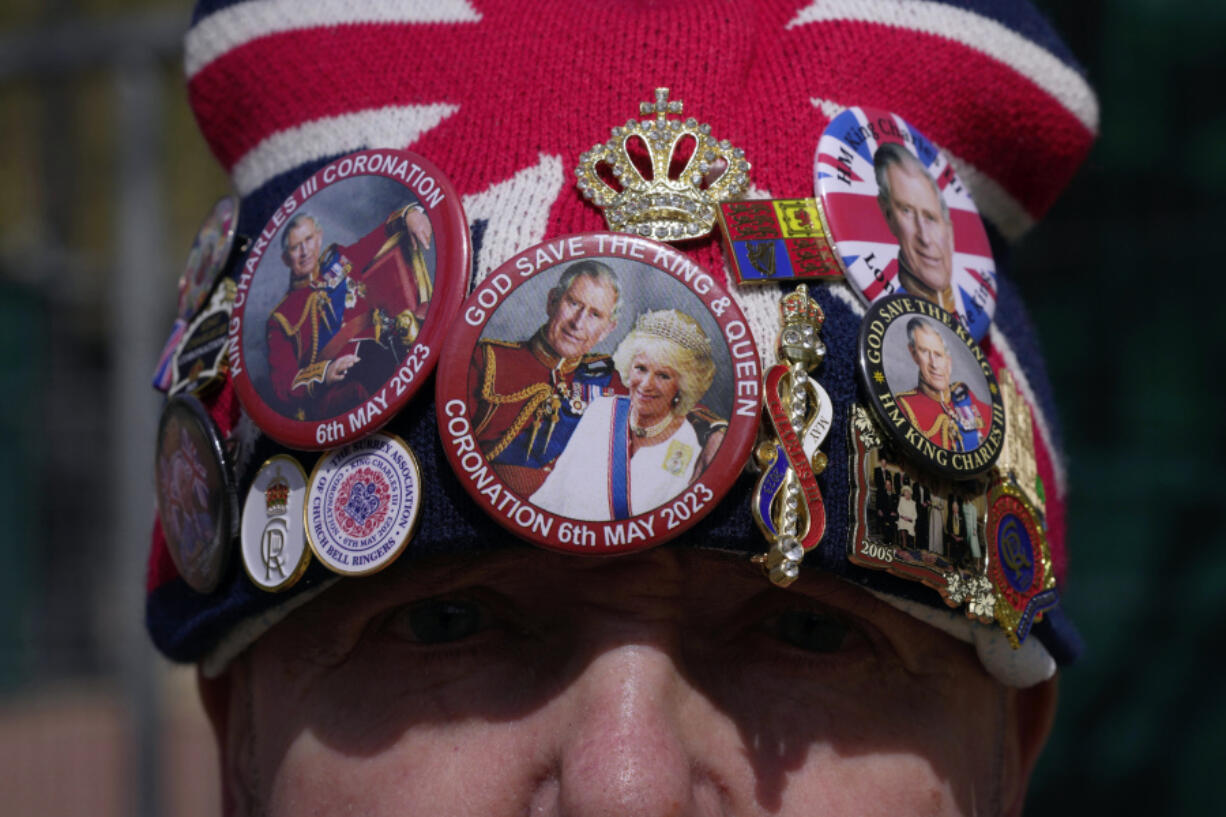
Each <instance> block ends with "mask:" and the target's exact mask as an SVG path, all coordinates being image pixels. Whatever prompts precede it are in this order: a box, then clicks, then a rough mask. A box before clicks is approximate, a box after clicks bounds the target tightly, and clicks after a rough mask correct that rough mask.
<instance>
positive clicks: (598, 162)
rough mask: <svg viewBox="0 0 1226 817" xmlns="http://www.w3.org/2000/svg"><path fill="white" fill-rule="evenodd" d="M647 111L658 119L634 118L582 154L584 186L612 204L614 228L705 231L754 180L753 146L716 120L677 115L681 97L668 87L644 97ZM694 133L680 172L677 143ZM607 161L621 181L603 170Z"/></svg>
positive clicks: (666, 237)
mask: <svg viewBox="0 0 1226 817" xmlns="http://www.w3.org/2000/svg"><path fill="white" fill-rule="evenodd" d="M639 110H640V112H641V113H642V114H644V115H646V114H652V113H654V114H655V118H654V119H645V120H642V121H638V120H634V119H630V120H628V121H627V122H626V124H625V125H624V126H619V127H616V128H613V135H612V137H611V138H610V139H609V141H607V142H605V143H604V144H603V145H595V146H594V147H592V149H591V150H589V151H587V152H586V153H584V154H583V155H582V156H580V157H579V166H578V167H577V168H576V169H575V175H576V177H577V178H578V185H579V189H580V190H582V191H583V195H584V196H585V197H586V198H587V199H589V200H590V201H591V202H592V203H593V204H595V205H596V206H597V207H599V208H601V209H602V210H604V216H605V222H606V223H607V224H608V225H609V229H610V230H617V231H620V232H628V233H637V234H638V235H641V236H646V237H648V238H657V239H660V240H663V241H676V240H678V239H685V238H697V237H699V236H704V235H706V234H707V233H709V232H711V229H712V228H713V227H714V226H715V218H716V212H717V210H718V205H719V203H720V202H721V201H727V200H728V199H732V198H735V197H736V196H739V195H740V194H741V193H742V192H743V191H744V190H745V187H746V186H747V185H748V184H749V167H750V165H749V162H748V161H746V159H745V152H744V151H743V150H741V149H740V148H734V147H733V146H732V145H731V143H729V142H728V140H727V139H724V140H721V141H718V142H717V141H716V140H715V139H714V138H712V136H711V126H710V125H707V124H699V122H698V121H697V120H695V119H694V118H693V117H690V118H689V119H686V120H685V121H684V122H682V121H681V120H680V119H669V118H668V114H670V113H671V114H680V113H681V111H682V105H681V102H680V101H678V100H672V101H669V99H668V89H667V88H657V89H656V101H655V102H643V103H641V104H640V105H639ZM687 138H690V139H693V148H694V149H693V151H692V152H691V153H690V155H689V157H688V158H687V159H686V160H685V165H684V167H683V168H682V169H681V171H680V172H679V173H678V174H677V175H676V176H672V175H670V173H669V171H670V169H671V167H672V166H673V164H674V162H675V161H680V159H679V158H677V159H675V158H674V157H677V147H678V145H679V144H681V142H682V141H683V140H685V139H687ZM632 140H635V141H639V142H641V144H642V145H644V146H645V147H646V150H647V158H648V159H650V163H651V167H650V172H649V173H644V172H643V171H642V170H640V168H639V166H638V165H637V164H635V161H634V159H633V157H632V154H631V149H630V147H629V145H630V144H631V142H632ZM602 168H603V169H605V170H606V171H607V172H608V174H609V175H611V176H612V178H613V179H616V181H617V182H618V184H619V185H620V186H621V189H620V190H619V189H617V188H615V187H613V186H612V185H611V184H610V183H609V182H608V181H606V180H605V178H603V177H602V176H601V173H600V170H601V169H602Z"/></svg>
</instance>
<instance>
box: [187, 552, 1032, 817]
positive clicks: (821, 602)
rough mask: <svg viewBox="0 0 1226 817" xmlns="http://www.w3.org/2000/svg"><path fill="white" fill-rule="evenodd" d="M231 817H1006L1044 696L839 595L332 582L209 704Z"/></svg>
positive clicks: (530, 571) (655, 568)
mask: <svg viewBox="0 0 1226 817" xmlns="http://www.w3.org/2000/svg"><path fill="white" fill-rule="evenodd" d="M201 689H202V692H203V694H204V698H205V703H206V708H207V709H208V711H209V714H210V717H211V718H212V719H213V722H214V726H215V728H216V730H217V733H218V738H219V741H220V742H221V745H222V747H223V752H222V766H223V780H224V784H225V802H226V809H227V813H228V814H242V815H248V814H269V815H288V814H294V815H302V814H329V815H336V814H360V815H364V817H374V816H375V815H430V816H431V817H447V816H448V815H526V814H531V815H583V816H584V817H591V816H592V815H618V817H639V816H640V815H714V814H734V815H762V814H772V815H798V814H804V815H856V817H871V815H888V816H889V817H899V815H953V814H997V813H1007V814H1014V815H1016V814H1020V813H1021V806H1022V795H1023V793H1024V790H1025V784H1026V779H1027V777H1028V775H1029V771H1030V768H1031V766H1032V764H1033V762H1034V759H1035V756H1036V755H1037V752H1038V749H1039V747H1040V746H1041V745H1042V742H1043V740H1044V738H1045V736H1046V733H1047V729H1048V727H1049V725H1050V716H1051V713H1052V711H1053V709H1054V697H1055V695H1054V689H1055V684H1054V682H1049V683H1047V684H1042V685H1039V686H1037V687H1034V688H1032V689H1030V690H1026V691H1022V692H1018V691H1014V690H1008V689H1005V688H1004V687H1002V686H1000V685H999V684H998V683H997V682H996V681H994V680H993V679H992V678H990V677H989V676H987V675H986V674H985V673H984V672H983V670H982V669H981V668H980V666H979V664H978V662H977V661H976V658H975V656H974V654H973V652H972V651H971V650H970V649H969V648H968V647H966V646H965V645H963V644H961V643H960V642H957V641H955V640H953V639H951V638H949V637H947V636H945V635H943V634H942V633H940V632H938V631H937V630H934V629H932V628H930V627H928V626H926V625H923V624H921V623H919V622H918V621H916V620H914V619H912V618H910V617H909V616H907V615H905V614H903V613H900V612H898V611H896V610H894V609H893V608H891V607H889V606H887V605H885V604H883V603H881V602H880V601H878V600H876V599H875V598H873V597H872V596H870V595H868V594H867V593H865V592H863V591H861V590H859V589H857V588H855V587H853V586H851V585H849V584H846V583H843V582H841V581H839V580H837V579H834V578H831V577H828V576H823V575H820V574H817V573H816V572H812V573H805V574H803V575H802V577H801V580H800V581H797V582H796V583H795V584H794V585H792V587H791V588H789V589H787V590H781V589H778V588H773V587H771V586H770V585H769V584H768V583H767V582H766V581H765V579H764V578H763V577H762V575H761V573H760V572H759V571H758V570H757V569H756V568H754V567H753V566H751V565H748V564H746V563H745V561H744V559H733V558H730V557H724V556H718V555H714V554H703V553H700V552H697V551H693V550H688V549H660V550H655V551H650V552H648V553H646V554H641V555H633V556H625V557H617V558H610V559H595V558H581V557H572V556H562V555H557V554H552V553H547V552H543V551H529V550H527V549H523V550H520V549H513V550H507V551H502V552H499V553H497V554H495V555H488V556H483V557H481V558H480V559H479V560H477V559H469V560H464V561H461V560H442V561H438V562H434V563H431V564H422V563H418V564H411V565H402V566H398V567H394V568H392V569H391V570H389V571H386V572H384V573H382V574H379V575H377V576H374V577H369V578H365V579H360V580H348V581H346V582H343V583H342V584H341V585H340V586H338V587H335V588H333V589H331V590H329V591H327V592H326V593H324V594H323V595H322V596H321V597H319V598H318V599H316V600H315V601H313V602H311V603H310V604H308V605H307V606H305V607H303V608H302V609H300V610H298V611H296V612H295V613H293V614H292V615H291V616H290V617H289V618H288V619H287V620H286V621H284V622H283V623H282V624H280V625H278V626H277V627H276V628H274V629H273V630H272V631H270V632H269V633H267V634H265V635H264V636H263V637H262V638H261V639H260V640H259V641H258V642H257V643H256V644H255V646H254V647H253V648H251V649H250V650H249V651H248V652H247V653H245V654H244V655H243V656H241V657H240V658H239V659H238V660H237V661H236V662H234V663H233V664H232V665H231V666H230V668H229V670H228V672H227V674H226V675H224V676H223V677H221V678H220V679H216V680H202V682H201Z"/></svg>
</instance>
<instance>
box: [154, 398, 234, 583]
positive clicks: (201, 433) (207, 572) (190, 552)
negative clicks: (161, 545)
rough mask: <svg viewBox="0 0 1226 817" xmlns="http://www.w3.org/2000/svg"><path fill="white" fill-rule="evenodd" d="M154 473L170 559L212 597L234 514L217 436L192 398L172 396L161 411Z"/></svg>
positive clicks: (226, 556)
mask: <svg viewBox="0 0 1226 817" xmlns="http://www.w3.org/2000/svg"><path fill="white" fill-rule="evenodd" d="M154 472H155V475H156V480H157V507H158V519H159V520H160V522H161V525H162V533H163V534H164V535H165V539H166V547H167V550H169V552H170V558H171V560H172V561H173V562H174V564H175V567H176V568H177V569H178V571H179V575H180V576H181V577H182V578H183V581H185V582H187V584H188V586H189V587H191V588H192V589H193V590H195V591H196V592H197V593H206V594H207V593H211V592H213V590H215V589H216V588H217V585H218V584H219V583H220V582H221V578H222V576H223V575H225V571H226V565H227V564H228V563H229V557H230V545H231V543H232V542H233V540H234V537H235V535H236V534H237V527H238V510H237V500H236V498H235V495H234V484H233V478H232V477H231V473H230V466H229V463H228V461H227V460H226V455H225V449H224V447H223V445H222V441H221V435H220V433H219V431H218V430H217V426H216V424H215V423H214V422H213V420H212V418H211V417H209V414H208V411H207V410H206V409H205V408H204V406H203V405H202V404H201V403H200V401H199V400H197V399H196V398H195V397H192V396H191V395H180V396H178V397H173V398H171V399H170V400H169V401H168V402H167V403H166V406H165V408H164V409H163V410H162V419H161V421H160V423H159V425H158V441H157V457H156V461H155V466H154Z"/></svg>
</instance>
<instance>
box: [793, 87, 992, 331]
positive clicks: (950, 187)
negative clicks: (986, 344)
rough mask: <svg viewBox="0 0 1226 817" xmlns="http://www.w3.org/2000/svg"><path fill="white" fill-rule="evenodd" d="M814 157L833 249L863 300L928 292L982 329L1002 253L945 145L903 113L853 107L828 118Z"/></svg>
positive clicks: (968, 323) (928, 296) (988, 318)
mask: <svg viewBox="0 0 1226 817" xmlns="http://www.w3.org/2000/svg"><path fill="white" fill-rule="evenodd" d="M814 165H815V167H814V183H815V186H816V188H817V197H818V202H819V204H820V206H821V209H822V211H823V216H824V219H823V220H824V221H825V223H826V227H827V229H828V230H829V233H830V238H831V240H832V242H833V243H834V245H835V256H836V257H837V258H838V259H839V260H840V262H841V263H842V265H843V269H844V272H845V273H846V275H847V280H848V281H849V282H850V283H851V285H852V288H853V289H855V290H856V291H857V292H859V293H860V295H861V296H862V297H863V298H864V300H865V302H866V303H872V302H874V301H876V300H877V299H878V298H884V297H886V296H888V295H892V294H896V293H899V292H906V293H908V294H911V295H915V296H918V297H921V298H925V299H927V300H929V301H932V302H933V303H935V304H937V305H938V306H940V307H941V308H943V309H945V310H946V311H947V312H953V313H955V314H956V315H958V317H959V319H960V320H961V321H962V323H963V324H965V326H966V328H967V329H968V330H969V331H970V333H971V336H972V337H973V338H975V340H979V339H981V338H982V337H983V336H984V334H985V333H986V332H987V331H988V327H989V326H990V325H991V323H992V315H993V314H994V312H995V311H996V262H995V261H994V260H993V259H992V248H991V246H990V245H989V243H988V235H987V231H986V230H985V229H984V227H983V222H982V220H980V218H979V210H978V208H977V207H976V206H975V202H974V201H973V200H972V199H971V195H970V192H969V191H968V190H967V188H966V186H965V185H963V183H962V181H961V180H960V179H959V178H958V174H957V173H955V172H954V168H953V165H951V164H950V162H949V159H948V158H947V157H946V156H945V154H943V153H942V152H941V151H940V150H938V149H937V148H936V146H935V145H933V144H932V142H930V141H928V139H927V137H925V136H924V135H923V134H922V133H920V132H919V131H918V130H916V129H915V127H914V126H912V125H910V124H908V123H907V122H906V121H905V120H904V119H903V118H902V117H900V116H897V115H895V114H892V113H887V112H885V111H881V110H876V109H873V108H848V109H847V110H845V111H843V112H842V113H840V114H839V115H838V116H836V117H835V118H834V119H832V120H831V121H830V124H829V125H827V126H826V130H825V131H824V132H823V133H822V136H821V139H820V140H819V142H818V145H817V155H816V156H815V159H814Z"/></svg>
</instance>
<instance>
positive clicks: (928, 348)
mask: <svg viewBox="0 0 1226 817" xmlns="http://www.w3.org/2000/svg"><path fill="white" fill-rule="evenodd" d="M910 349H911V359H912V360H914V361H915V365H916V366H917V367H918V368H919V380H920V383H921V384H922V385H925V386H927V387H928V388H930V389H932V390H933V391H937V392H944V391H946V390H947V389H948V388H949V373H950V359H949V352H948V351H947V350H946V349H945V344H944V343H943V342H942V341H941V336H940V335H938V334H937V333H936V332H934V331H932V330H931V329H927V328H923V327H921V328H919V329H916V330H915V342H914V344H913V345H912V346H911V347H910Z"/></svg>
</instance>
